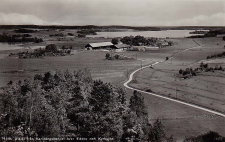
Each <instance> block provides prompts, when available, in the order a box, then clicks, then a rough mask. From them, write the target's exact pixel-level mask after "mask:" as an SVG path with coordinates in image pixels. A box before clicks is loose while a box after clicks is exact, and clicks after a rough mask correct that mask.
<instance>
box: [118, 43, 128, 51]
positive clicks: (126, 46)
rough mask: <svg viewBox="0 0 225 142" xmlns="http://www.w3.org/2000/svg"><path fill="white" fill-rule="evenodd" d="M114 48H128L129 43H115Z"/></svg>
mask: <svg viewBox="0 0 225 142" xmlns="http://www.w3.org/2000/svg"><path fill="white" fill-rule="evenodd" d="M115 47H116V49H123V50H124V49H128V48H130V45H127V44H117V45H115Z"/></svg>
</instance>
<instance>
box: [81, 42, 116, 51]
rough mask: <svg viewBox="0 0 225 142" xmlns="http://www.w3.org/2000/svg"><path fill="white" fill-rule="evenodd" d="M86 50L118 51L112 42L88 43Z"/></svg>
mask: <svg viewBox="0 0 225 142" xmlns="http://www.w3.org/2000/svg"><path fill="white" fill-rule="evenodd" d="M85 48H86V49H87V50H92V49H93V50H94V49H116V47H115V45H113V44H112V43H111V42H99V43H88V44H87V45H86V46H85Z"/></svg>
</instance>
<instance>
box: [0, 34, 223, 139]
mask: <svg viewBox="0 0 225 142" xmlns="http://www.w3.org/2000/svg"><path fill="white" fill-rule="evenodd" d="M63 32H65V33H66V32H72V31H63ZM74 32H75V31H74ZM55 33H57V32H56V31H50V32H49V31H43V32H39V33H34V34H37V35H35V36H37V37H43V38H44V39H46V40H45V43H41V44H40V43H39V44H28V43H27V44H25V46H38V45H40V46H43V45H47V44H50V43H53V44H56V45H58V46H62V45H72V46H73V48H74V49H81V48H83V47H84V46H85V45H86V44H87V43H90V42H102V41H111V39H105V38H74V39H73V40H61V41H58V40H57V37H54V38H50V37H47V36H46V35H50V34H55ZM45 36H46V37H45ZM169 40H171V41H173V42H174V43H175V45H174V46H171V47H166V48H161V49H159V50H149V51H145V52H142V51H141V52H138V51H124V52H120V53H119V54H121V55H124V56H128V57H131V58H133V60H105V54H106V52H107V51H83V50H73V52H72V54H73V55H70V56H62V57H44V58H43V59H18V58H14V57H5V58H1V59H0V86H4V85H6V84H7V83H8V82H9V81H10V80H12V81H13V82H17V81H19V80H23V79H27V78H31V77H33V76H34V75H35V74H43V73H45V72H47V71H50V70H57V69H60V70H66V69H69V70H70V71H74V70H78V69H84V68H88V69H90V70H91V73H92V76H93V78H94V79H101V80H103V81H104V82H111V83H112V84H115V85H118V86H122V85H123V82H124V81H125V80H126V79H127V76H128V74H129V73H131V72H132V71H133V70H135V69H137V68H140V67H141V66H145V65H149V64H152V63H154V62H155V61H160V62H162V61H165V59H166V57H171V56H172V55H174V56H173V58H172V60H168V61H166V62H164V63H160V64H158V65H156V66H154V69H151V68H147V69H144V70H142V71H140V72H138V73H137V74H135V75H136V78H135V80H134V81H133V83H132V84H130V85H131V86H133V87H136V88H139V89H143V90H146V89H151V90H152V91H154V92H156V93H159V94H164V95H169V94H170V96H171V97H177V98H179V99H184V100H187V101H191V102H193V103H198V104H200V105H203V106H207V107H210V108H213V109H217V110H220V111H223V112H225V110H224V105H225V97H224V95H225V94H224V92H225V90H224V89H223V88H224V87H223V86H224V84H225V78H224V77H225V75H224V74H225V72H222V71H218V72H215V73H202V74H199V75H198V76H196V77H192V78H190V79H187V80H179V79H178V78H177V79H176V81H175V77H174V74H177V73H178V71H179V69H186V68H187V67H193V68H195V67H197V66H199V61H200V60H203V59H206V57H207V56H208V55H212V54H216V53H221V52H223V51H224V48H223V46H224V42H223V41H222V40H221V38H204V39H194V40H195V41H196V42H197V43H196V42H195V41H193V40H192V39H169ZM198 44H200V45H202V46H201V47H198V46H199V45H198ZM217 44H218V45H217ZM191 47H194V48H193V49H190V50H185V49H188V48H191ZM182 50H185V51H183V52H181V51H182ZM10 52H18V50H17V51H16V50H15V51H4V52H3V51H2V52H1V55H3V54H4V55H7V54H8V53H10ZM211 62H212V61H211ZM215 64H219V65H222V66H223V67H225V66H224V63H223V59H221V60H219V61H217V62H214V63H211V64H210V65H211V66H214V65H215ZM13 70H19V71H20V72H18V73H10V71H13ZM207 86H208V87H207ZM176 88H177V89H176ZM176 90H177V95H176ZM127 92H128V98H129V97H130V95H131V94H132V91H130V90H127ZM144 96H145V101H146V104H147V107H148V112H149V120H150V122H153V121H155V119H157V118H159V119H161V120H162V122H163V124H164V126H165V130H166V132H167V134H168V135H171V134H173V135H174V137H175V138H177V139H178V140H181V139H183V138H185V137H187V136H196V135H199V134H203V133H205V132H207V131H209V130H211V131H215V132H218V133H219V134H221V135H223V136H225V120H224V118H221V117H219V116H216V115H212V114H210V113H207V112H204V111H201V110H196V109H194V108H191V107H188V106H184V105H181V104H177V103H175V102H170V101H168V100H163V99H161V98H157V97H154V96H150V95H146V94H145V95H144Z"/></svg>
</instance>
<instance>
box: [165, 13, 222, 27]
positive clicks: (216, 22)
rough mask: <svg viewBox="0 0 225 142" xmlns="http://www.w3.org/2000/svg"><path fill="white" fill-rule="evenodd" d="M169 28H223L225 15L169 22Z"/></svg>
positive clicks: (201, 16)
mask: <svg viewBox="0 0 225 142" xmlns="http://www.w3.org/2000/svg"><path fill="white" fill-rule="evenodd" d="M166 25H167V26H221V25H225V13H222V12H221V13H217V14H213V15H211V16H205V15H199V16H196V17H194V18H186V19H181V20H178V21H173V22H168V23H167V24H166Z"/></svg>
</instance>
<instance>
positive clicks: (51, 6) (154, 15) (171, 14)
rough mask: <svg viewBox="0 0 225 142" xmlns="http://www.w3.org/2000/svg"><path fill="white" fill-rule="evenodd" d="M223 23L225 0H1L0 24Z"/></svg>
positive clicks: (145, 24)
mask: <svg viewBox="0 0 225 142" xmlns="http://www.w3.org/2000/svg"><path fill="white" fill-rule="evenodd" d="M23 24H33V25H100V26H101V25H125V26H225V0H1V3H0V25H23Z"/></svg>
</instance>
